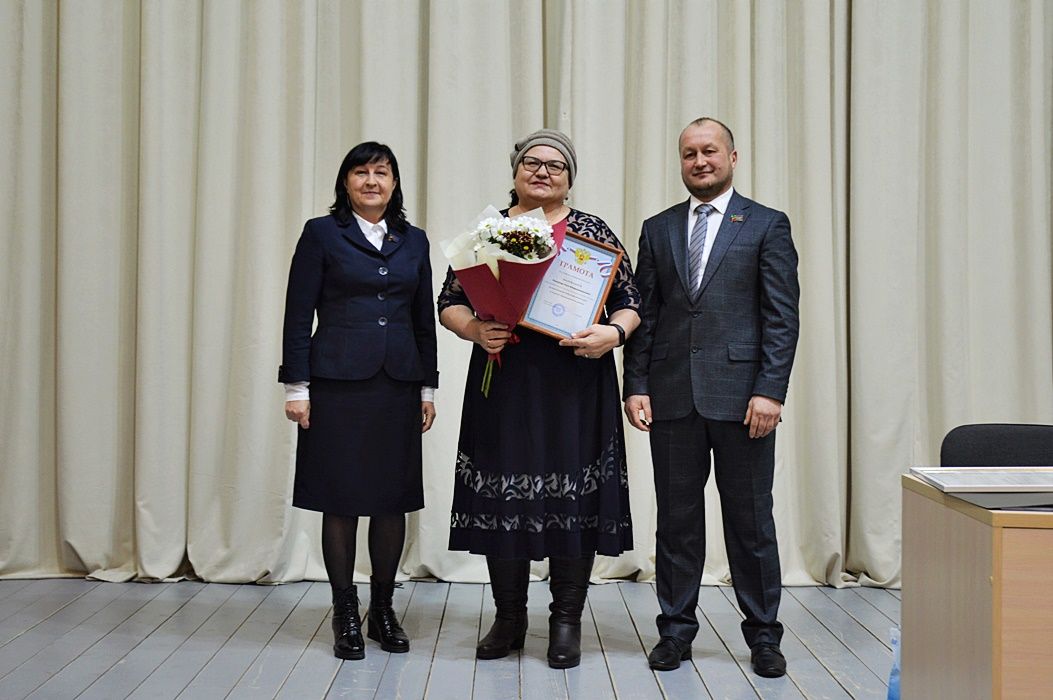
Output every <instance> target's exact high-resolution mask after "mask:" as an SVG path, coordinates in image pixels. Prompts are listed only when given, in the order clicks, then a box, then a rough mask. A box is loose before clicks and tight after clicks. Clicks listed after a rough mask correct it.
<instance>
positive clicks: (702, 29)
mask: <svg viewBox="0 0 1053 700" xmlns="http://www.w3.org/2000/svg"><path fill="white" fill-rule="evenodd" d="M0 68H2V70H0V158H2V159H3V167H2V168H0V225H2V227H3V229H2V230H3V236H2V238H0V289H2V292H3V294H2V297H0V333H2V336H0V337H2V341H0V576H5V577H14V576H23V577H24V576H45V575H82V574H85V573H88V574H91V575H93V576H96V577H99V578H103V579H108V580H125V579H130V578H134V577H140V578H146V579H163V578H171V577H178V576H185V575H196V576H199V577H202V578H205V579H207V580H211V581H229V582H234V581H290V580H298V579H301V578H305V577H306V578H323V577H324V575H325V572H324V569H323V567H322V564H321V557H320V551H319V545H318V540H319V529H320V528H319V524H320V518H319V517H318V516H317V514H313V513H306V512H302V511H297V510H293V509H292V508H291V507H290V506H289V499H290V492H291V484H292V457H293V449H294V437H295V435H294V430H293V426H292V424H290V423H289V422H288V421H286V420H285V419H284V417H283V415H282V402H283V394H282V391H281V388H280V386H279V385H278V384H277V383H276V382H275V378H276V368H277V365H278V363H279V361H280V331H281V317H282V304H283V300H284V286H285V277H286V274H287V269H288V261H289V257H290V255H291V253H292V249H293V245H294V243H295V241H296V238H297V236H298V234H299V232H300V230H301V227H302V222H303V220H304V219H306V218H308V217H311V216H317V215H319V214H320V213H322V212H324V210H325V207H326V206H327V205H328V204H329V202H330V198H331V194H332V187H333V181H334V179H335V174H336V170H337V167H338V165H339V163H340V160H341V158H342V157H343V155H344V153H346V151H347V150H348V148H350V147H351V146H352V145H354V144H355V143H357V142H359V141H363V140H367V139H370V140H379V141H382V142H385V143H388V144H389V145H391V146H392V147H393V148H394V150H395V152H396V153H397V154H398V156H399V160H400V166H401V170H402V176H403V186H404V189H405V192H406V198H407V201H406V204H407V208H408V211H409V215H410V219H411V220H412V221H414V222H415V223H418V224H420V225H422V226H424V227H425V228H426V229H427V230H428V232H429V235H430V237H431V239H432V241H433V260H432V262H433V266H434V267H435V270H436V273H435V279H434V280H433V284H434V287H435V290H436V292H437V291H438V289H439V286H440V284H441V282H442V277H443V275H442V272H443V270H444V269H445V266H446V263H445V261H444V260H443V258H442V255H441V253H440V252H439V249H438V246H437V245H434V244H435V243H437V242H438V241H440V240H443V239H444V238H446V237H448V236H450V235H452V234H454V233H456V232H458V231H459V229H460V228H461V227H462V226H463V225H464V224H465V223H466V222H467V221H468V220H469V219H471V218H472V217H473V216H474V215H475V214H476V213H478V211H480V210H481V209H482V208H483V207H484V206H485V205H487V204H491V203H492V204H497V205H501V204H504V203H505V202H506V201H507V192H508V190H509V188H510V186H511V173H510V170H509V165H508V153H509V151H510V149H511V145H512V143H513V141H514V140H515V139H516V138H517V137H519V136H522V135H523V134H525V133H527V132H529V131H532V130H534V129H536V128H539V127H541V126H548V127H555V128H559V129H563V130H565V131H567V132H568V133H569V134H570V135H571V137H572V138H573V139H574V141H575V143H576V145H577V148H578V155H579V175H578V180H577V182H576V183H575V186H574V189H573V190H572V192H571V204H572V205H573V206H576V207H578V208H581V209H584V210H586V211H589V212H592V213H595V214H598V215H599V216H601V217H603V218H604V219H605V220H606V221H607V222H608V223H609V224H610V225H611V226H612V227H613V228H614V230H615V231H616V232H618V233H619V234H620V235H621V237H622V240H623V241H624V242H625V244H626V245H627V247H628V248H629V251H630V253H631V255H632V257H633V258H635V251H636V243H637V237H638V233H639V227H640V223H641V221H642V220H643V219H644V218H645V217H646V216H649V215H650V214H653V213H655V212H657V211H659V210H661V209H663V208H665V207H667V206H669V205H670V204H673V203H675V202H677V201H681V200H683V199H685V198H686V193H685V192H684V190H683V186H682V184H681V183H680V180H679V172H678V162H677V156H676V148H675V146H676V138H677V135H678V134H679V131H680V129H681V128H682V127H683V126H684V124H686V123H687V122H688V121H689V120H691V119H693V118H695V117H698V116H702V115H712V116H717V117H719V118H721V119H722V120H724V121H725V122H727V123H728V124H729V125H730V126H731V127H732V129H733V130H734V131H735V133H736V144H737V147H738V151H739V158H740V160H739V167H738V170H737V173H736V179H735V184H736V187H737V189H738V190H739V191H740V192H742V193H744V194H746V195H747V196H751V197H754V198H756V199H758V200H760V201H762V202H764V203H766V204H768V205H771V206H774V207H776V208H779V209H782V210H784V211H786V212H787V213H788V214H789V216H790V219H791V221H792V222H793V231H794V238H795V241H796V243H797V247H798V250H799V253H800V256H801V264H800V275H801V285H802V300H801V314H802V327H801V330H802V333H801V342H800V345H799V350H798V355H797V361H796V364H795V367H794V375H793V378H792V381H791V388H790V396H789V401H788V404H787V407H786V411H785V422H784V423H783V424H782V426H781V427H780V429H779V440H778V443H777V444H778V448H777V464H776V493H775V502H776V518H777V525H778V530H779V541H780V551H781V555H782V560H783V571H784V581H785V582H786V583H788V584H807V583H813V582H825V583H831V584H834V585H844V584H850V583H852V582H855V581H859V582H862V583H867V584H875V585H897V584H898V581H899V571H900V565H899V559H900V556H899V549H900V547H899V544H900V525H899V522H900V520H899V513H900V508H899V503H900V500H899V492H900V487H899V475H900V474H901V473H902V472H903V471H905V470H906V469H907V468H908V467H909V466H910V465H911V464H919V463H933V462H935V461H936V459H937V457H938V450H939V443H940V440H941V438H942V436H943V435H944V433H945V432H946V431H947V430H948V429H949V428H951V427H953V426H955V425H957V424H961V423H967V422H989V421H1008V422H1053V210H1051V204H1050V200H1051V195H1050V193H1051V191H1053V156H1051V152H1053V143H1051V141H1053V136H1051V134H1053V77H1051V76H1053V7H1051V6H1050V5H1049V3H1047V2H1044V1H1043V0H1013V1H1011V2H1006V1H1005V0H946V1H945V2H936V1H934V2H930V3H919V2H915V0H886V1H883V2H881V1H879V0H866V1H863V0H856V1H855V2H851V1H850V0H799V1H796V2H786V3H783V2H747V1H742V2H718V1H716V0H710V1H695V2H691V1H687V0H683V1H673V0H670V1H669V2H659V1H658V0H654V1H644V0H639V1H634V2H616V1H613V0H546V1H539V0H533V1H526V0H520V1H516V2H490V1H488V0H432V1H430V2H429V1H427V0H363V1H361V2H337V1H336V0H312V1H308V0H304V1H303V2H296V3H291V2H284V0H243V1H241V2H238V1H236V0H215V1H212V0H197V1H194V0H143V1H142V2H133V1H131V0H125V1H122V0H62V1H60V2H49V3H45V2H36V1H35V0H0ZM439 352H440V370H441V373H442V377H441V387H440V390H439V393H438V399H437V407H438V411H439V418H438V422H437V423H436V426H435V428H434V429H433V430H432V431H431V432H430V433H428V434H427V435H426V436H425V440H424V450H425V452H424V453H425V481H426V500H427V503H428V507H427V508H426V509H425V510H424V511H422V512H420V513H417V514H414V515H412V516H410V527H409V543H408V547H407V552H406V556H405V560H404V564H403V570H404V572H405V573H406V574H407V575H435V576H438V577H441V578H444V579H450V580H462V581H478V580H483V579H484V578H485V575H486V574H485V566H484V564H483V562H482V560H481V558H480V557H475V556H471V555H467V554H463V553H451V552H449V551H447V550H446V538H447V532H448V518H449V502H450V496H451V492H452V488H453V464H454V455H455V451H456V440H457V428H458V422H459V407H460V403H461V399H462V396H463V391H464V374H465V369H466V364H467V358H468V354H469V348H468V347H467V344H466V343H464V342H463V341H461V340H459V339H457V338H455V337H454V336H453V335H452V334H450V333H448V332H446V331H444V330H441V329H440V338H439ZM627 429H628V430H629V431H631V430H632V429H631V428H627ZM628 447H629V458H630V487H631V494H632V507H633V518H634V526H635V532H636V542H635V545H636V548H635V550H634V551H632V552H629V553H626V554H624V555H623V556H621V557H619V558H617V559H613V558H603V557H601V558H600V561H598V563H597V567H596V574H597V575H598V576H600V577H617V576H627V575H632V574H634V573H637V572H638V573H639V575H640V576H642V577H649V576H652V575H653V572H654V564H653V552H654V528H655V509H654V498H653V490H652V486H651V465H650V459H649V454H648V448H647V442H646V439H645V438H643V437H642V436H641V435H639V434H631V435H630V441H629V446H628ZM710 487H711V488H710V492H709V493H708V494H707V502H708V503H709V504H710V506H711V507H710V508H709V509H708V513H707V519H708V521H709V523H708V524H709V526H710V527H709V532H710V533H711V536H710V538H709V543H708V547H707V549H708V552H707V554H708V558H707V567H706V580H707V581H709V582H713V581H716V580H726V579H727V577H728V573H727V565H726V558H725V556H724V551H723V546H722V539H721V533H720V518H719V511H718V505H717V502H716V500H715V493H714V492H713V490H712V484H710ZM364 533H365V527H362V528H361V532H360V535H362V537H360V540H361V541H362V544H363V546H362V547H361V550H362V553H361V556H360V557H359V571H360V573H362V574H363V575H366V574H368V571H369V564H368V558H367V557H366V556H365V551H364V550H365V547H364ZM535 573H536V574H538V575H544V574H545V573H546V569H545V565H544V564H543V563H542V564H538V565H536V567H535Z"/></svg>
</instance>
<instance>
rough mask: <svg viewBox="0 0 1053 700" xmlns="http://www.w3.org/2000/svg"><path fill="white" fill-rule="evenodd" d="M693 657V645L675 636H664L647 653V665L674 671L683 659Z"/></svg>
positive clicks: (656, 669) (655, 668)
mask: <svg viewBox="0 0 1053 700" xmlns="http://www.w3.org/2000/svg"><path fill="white" fill-rule="evenodd" d="M690 658H691V645H690V644H685V643H684V642H681V641H680V640H679V639H675V638H673V637H662V639H661V641H659V642H658V644H655V646H654V649H652V650H651V653H650V654H648V655H647V665H648V666H650V667H651V668H652V669H654V670H655V671H673V670H675V669H678V668H680V662H681V661H687V660H688V659H690Z"/></svg>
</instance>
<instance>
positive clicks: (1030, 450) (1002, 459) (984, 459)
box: [940, 423, 1053, 467]
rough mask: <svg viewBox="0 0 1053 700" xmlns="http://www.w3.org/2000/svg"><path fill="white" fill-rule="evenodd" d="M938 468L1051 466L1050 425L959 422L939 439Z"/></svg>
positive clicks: (1052, 438)
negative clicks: (960, 423)
mask: <svg viewBox="0 0 1053 700" xmlns="http://www.w3.org/2000/svg"><path fill="white" fill-rule="evenodd" d="M940 466H941V467H1051V466H1053V425H1027V424H1021V423H977V424H975V425H960V426H958V427H957V428H955V429H954V430H952V431H951V432H949V433H947V437H945V438H943V445H942V446H941V447H940Z"/></svg>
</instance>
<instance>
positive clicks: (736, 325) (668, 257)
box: [624, 192, 801, 421]
mask: <svg viewBox="0 0 1053 700" xmlns="http://www.w3.org/2000/svg"><path fill="white" fill-rule="evenodd" d="M687 214H688V203H687V202H681V203H680V204H677V205H675V206H673V207H670V208H669V209H666V210H665V211H664V212H662V213H661V214H657V215H656V216H653V217H651V218H650V219H648V220H647V221H645V222H644V224H643V230H642V232H641V234H640V252H639V257H638V260H637V266H636V282H637V284H638V285H639V287H640V292H641V294H642V295H643V304H642V308H641V311H640V319H641V321H640V327H639V328H638V329H637V330H636V332H635V333H634V334H633V335H632V337H631V338H630V339H629V342H628V343H627V345H626V348H625V363H624V369H625V375H624V379H625V382H624V395H625V396H626V397H628V396H631V395H634V394H647V395H649V396H650V398H651V415H652V418H654V419H656V420H672V419H676V418H682V417H684V416H686V415H688V414H689V413H690V412H691V410H692V408H694V409H695V410H696V411H698V413H699V414H700V415H702V416H703V417H705V418H710V419H713V420H733V421H742V420H743V419H744V418H745V417H746V408H747V405H748V404H749V400H750V397H751V396H753V395H760V396H767V397H770V398H773V399H776V400H777V401H785V400H786V390H787V387H788V385H789V382H790V368H791V367H792V366H793V358H794V354H795V352H796V349H797V336H798V331H799V322H798V303H799V299H800V293H801V292H800V287H799V286H798V282H797V251H796V250H795V249H794V246H793V240H792V239H791V237H790V220H789V219H788V218H787V217H786V215H785V214H784V213H782V212H780V211H776V210H774V209H769V208H768V207H766V206H764V205H762V204H758V203H757V202H754V201H753V200H751V199H747V198H746V197H743V196H741V195H739V194H738V193H737V192H736V193H733V194H732V197H731V200H730V201H729V202H728V209H727V211H726V212H725V213H724V218H723V220H722V221H721V223H720V228H719V229H718V231H717V237H716V239H715V240H714V242H713V248H712V250H711V251H710V255H709V260H708V262H707V263H706V269H705V272H704V273H703V275H702V284H701V286H700V288H699V292H698V294H697V295H695V296H692V295H691V293H690V291H689V284H690V281H689V280H688V269H687Z"/></svg>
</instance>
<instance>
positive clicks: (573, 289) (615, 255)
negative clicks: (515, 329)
mask: <svg viewBox="0 0 1053 700" xmlns="http://www.w3.org/2000/svg"><path fill="white" fill-rule="evenodd" d="M621 260H622V251H620V250H618V249H617V248H614V247H612V246H609V245H606V244H604V243H600V242H599V241H594V240H592V239H591V238H586V237H584V236H581V235H578V234H576V233H574V232H572V231H567V237H566V239H565V240H564V241H563V248H562V249H561V250H560V251H559V253H557V255H556V259H555V260H554V261H553V262H552V265H551V266H549V268H548V271H547V272H546V273H545V276H544V277H543V278H542V279H541V283H540V284H539V285H538V286H537V289H535V290H534V296H533V297H531V299H530V304H529V305H528V306H527V309H526V311H525V312H524V314H523V318H522V319H520V321H519V325H521V326H524V327H526V328H530V329H531V330H535V331H538V332H539V333H544V334H546V335H550V336H552V337H554V338H569V337H570V336H571V334H572V333H575V332H577V331H580V330H583V329H585V328H588V327H589V326H591V325H592V324H594V323H596V322H597V321H598V320H599V318H600V315H601V314H602V313H603V304H604V302H606V301H607V294H608V293H609V292H610V290H611V285H612V284H613V283H614V272H615V271H616V270H617V269H618V265H619V263H621Z"/></svg>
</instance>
